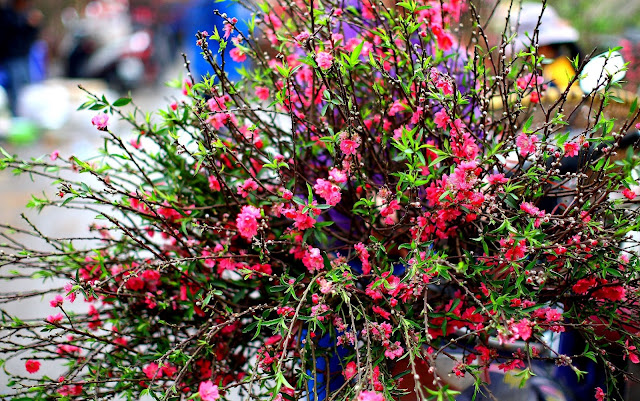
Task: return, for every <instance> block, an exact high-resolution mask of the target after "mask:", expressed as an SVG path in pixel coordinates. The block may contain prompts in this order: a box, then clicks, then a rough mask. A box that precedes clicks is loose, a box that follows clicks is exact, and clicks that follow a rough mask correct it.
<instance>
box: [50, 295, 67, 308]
mask: <svg viewBox="0 0 640 401" xmlns="http://www.w3.org/2000/svg"><path fill="white" fill-rule="evenodd" d="M63 303H64V298H62V295H56V296H55V297H54V298H53V299H52V300H51V301H49V305H51V307H52V308H57V307H59V306H62V304H63Z"/></svg>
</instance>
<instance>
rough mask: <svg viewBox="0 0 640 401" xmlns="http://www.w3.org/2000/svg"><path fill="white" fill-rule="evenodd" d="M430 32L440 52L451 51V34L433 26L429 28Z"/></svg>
mask: <svg viewBox="0 0 640 401" xmlns="http://www.w3.org/2000/svg"><path fill="white" fill-rule="evenodd" d="M431 31H432V32H433V34H434V35H435V37H436V41H437V42H438V47H439V48H440V50H442V51H445V52H446V51H449V50H451V47H452V46H453V36H452V35H451V33H449V32H447V31H445V30H443V29H442V28H441V27H439V26H437V25H436V26H433V27H432V28H431Z"/></svg>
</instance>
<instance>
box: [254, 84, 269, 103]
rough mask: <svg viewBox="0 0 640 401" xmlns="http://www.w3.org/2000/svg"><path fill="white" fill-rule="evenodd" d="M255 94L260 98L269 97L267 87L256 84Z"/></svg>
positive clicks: (265, 98)
mask: <svg viewBox="0 0 640 401" xmlns="http://www.w3.org/2000/svg"><path fill="white" fill-rule="evenodd" d="M256 96H257V97H258V99H260V100H267V99H269V88H266V87H264V86H257V87H256Z"/></svg>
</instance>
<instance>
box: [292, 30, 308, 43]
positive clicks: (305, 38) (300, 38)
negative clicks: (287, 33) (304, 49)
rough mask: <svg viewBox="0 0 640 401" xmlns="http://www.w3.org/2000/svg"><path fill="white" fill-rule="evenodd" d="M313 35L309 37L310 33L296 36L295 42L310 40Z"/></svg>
mask: <svg viewBox="0 0 640 401" xmlns="http://www.w3.org/2000/svg"><path fill="white" fill-rule="evenodd" d="M310 36H311V35H309V32H301V33H299V34H298V35H296V37H295V40H296V41H297V42H300V43H302V42H304V41H305V40H307V39H309V37H310Z"/></svg>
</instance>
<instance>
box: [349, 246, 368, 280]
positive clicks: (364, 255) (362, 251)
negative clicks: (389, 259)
mask: <svg viewBox="0 0 640 401" xmlns="http://www.w3.org/2000/svg"><path fill="white" fill-rule="evenodd" d="M353 247H354V249H355V250H356V252H358V256H359V257H360V260H361V261H362V274H369V273H371V264H370V263H369V250H368V249H367V247H366V246H365V245H364V244H363V243H362V242H358V243H357V244H355V245H354V246H353Z"/></svg>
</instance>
